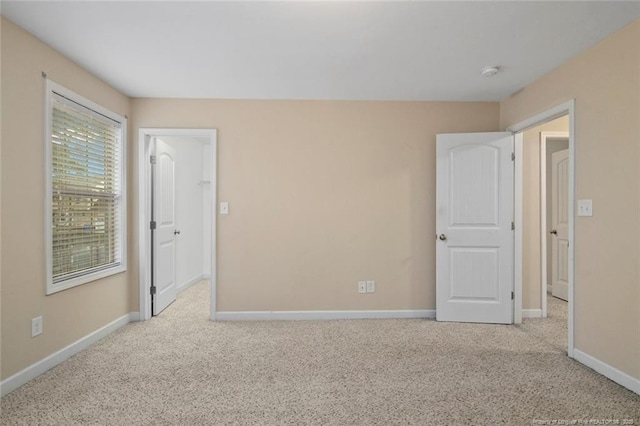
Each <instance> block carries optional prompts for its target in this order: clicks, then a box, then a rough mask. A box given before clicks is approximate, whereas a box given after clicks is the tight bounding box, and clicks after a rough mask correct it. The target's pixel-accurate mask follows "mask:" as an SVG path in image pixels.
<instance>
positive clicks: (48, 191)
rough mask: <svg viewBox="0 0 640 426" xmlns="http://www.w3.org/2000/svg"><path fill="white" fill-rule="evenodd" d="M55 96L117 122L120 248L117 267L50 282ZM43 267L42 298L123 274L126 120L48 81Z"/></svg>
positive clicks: (51, 272)
mask: <svg viewBox="0 0 640 426" xmlns="http://www.w3.org/2000/svg"><path fill="white" fill-rule="evenodd" d="M54 93H57V94H58V95H61V96H63V97H65V98H67V99H69V100H71V101H73V102H75V103H77V104H79V105H81V106H84V107H86V108H89V109H91V110H93V111H95V112H97V113H99V114H101V115H104V116H105V117H107V118H110V119H111V120H114V121H116V122H119V123H120V124H121V126H122V127H121V131H122V134H121V138H120V141H121V142H120V144H121V147H120V156H121V158H120V185H121V188H120V193H121V200H120V224H121V225H120V248H119V253H120V255H121V260H120V264H119V265H115V266H112V267H108V268H105V269H102V270H99V271H94V272H88V273H85V274H82V275H80V276H75V277H73V278H68V279H66V280H63V281H58V282H55V283H54V282H53V229H52V216H53V208H52V201H51V200H52V196H53V190H52V171H53V164H52V162H53V149H52V146H51V131H52V120H53V108H52V100H53V99H52V98H53V94H54ZM44 111H45V137H44V143H45V167H44V170H45V202H44V205H45V216H44V217H45V227H44V229H45V259H46V261H45V264H46V266H45V267H46V271H45V276H46V281H47V288H46V294H47V295H50V294H53V293H57V292H59V291H62V290H66V289H69V288H72V287H76V286H79V285H82V284H86V283H89V282H92V281H95V280H98V279H101V278H105V277H108V276H111V275H114V274H119V273H121V272H124V271H126V270H127V192H126V191H127V182H126V176H127V174H126V170H127V165H126V157H127V155H126V149H127V118H126V117H123V116H121V115H119V114H116V113H114V112H113V111H110V110H108V109H106V108H104V107H102V106H100V105H98V104H96V103H94V102H92V101H90V100H88V99H86V98H84V97H83V96H80V95H79V94H77V93H75V92H73V91H71V90H69V89H67V88H66V87H63V86H61V85H59V84H57V83H55V82H53V81H51V80H49V79H47V80H46V94H45V108H44Z"/></svg>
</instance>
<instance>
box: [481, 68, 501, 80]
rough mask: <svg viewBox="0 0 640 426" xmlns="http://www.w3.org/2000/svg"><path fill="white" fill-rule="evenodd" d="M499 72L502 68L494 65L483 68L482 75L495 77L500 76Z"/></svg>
mask: <svg viewBox="0 0 640 426" xmlns="http://www.w3.org/2000/svg"><path fill="white" fill-rule="evenodd" d="M499 71H500V67H499V66H497V65H493V66H488V67H484V68H482V71H481V72H482V75H483V76H485V77H493V76H494V75H496V74H498V72H499Z"/></svg>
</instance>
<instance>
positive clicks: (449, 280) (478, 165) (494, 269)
mask: <svg viewBox="0 0 640 426" xmlns="http://www.w3.org/2000/svg"><path fill="white" fill-rule="evenodd" d="M513 149H514V138H513V135H512V134H511V133H506V132H500V133H458V134H441V135H438V136H437V160H436V161H437V182H436V186H437V191H436V193H437V195H436V209H437V214H436V232H437V235H436V319H437V320H438V321H459V322H482V323H500V324H511V323H512V322H513V300H512V297H513V289H514V268H513V260H514V232H513V230H512V223H513V222H512V221H513V217H514V210H513V206H514V203H513V201H514V199H513V197H514V192H513V190H514V175H513V174H514V166H513V161H512V154H513V152H514V151H513Z"/></svg>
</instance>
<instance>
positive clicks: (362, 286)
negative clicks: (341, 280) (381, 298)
mask: <svg viewBox="0 0 640 426" xmlns="http://www.w3.org/2000/svg"><path fill="white" fill-rule="evenodd" d="M366 292H367V282H366V281H358V293H366Z"/></svg>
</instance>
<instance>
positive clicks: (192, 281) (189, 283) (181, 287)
mask: <svg viewBox="0 0 640 426" xmlns="http://www.w3.org/2000/svg"><path fill="white" fill-rule="evenodd" d="M204 279H205V278H204V275H198V276H197V277H194V278H191V279H190V280H189V281H187V282H186V283H184V284H181V285H179V286H177V287H176V291H177V292H178V293H180V292H181V291H185V290H186V289H188V288H189V287H191V286H192V285H194V284H195V283H199V282H200V281H202V280H204Z"/></svg>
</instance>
